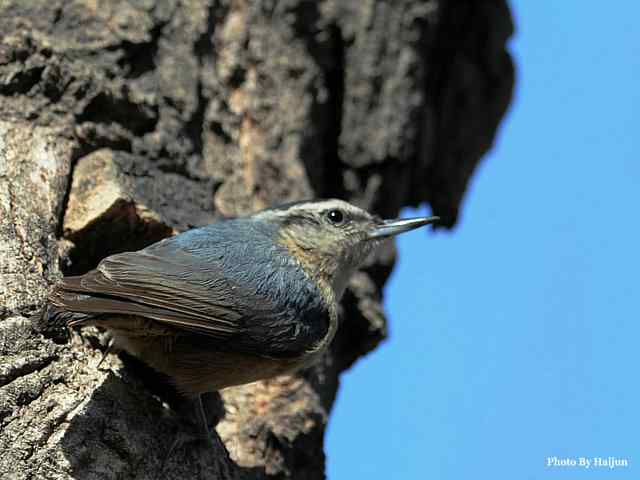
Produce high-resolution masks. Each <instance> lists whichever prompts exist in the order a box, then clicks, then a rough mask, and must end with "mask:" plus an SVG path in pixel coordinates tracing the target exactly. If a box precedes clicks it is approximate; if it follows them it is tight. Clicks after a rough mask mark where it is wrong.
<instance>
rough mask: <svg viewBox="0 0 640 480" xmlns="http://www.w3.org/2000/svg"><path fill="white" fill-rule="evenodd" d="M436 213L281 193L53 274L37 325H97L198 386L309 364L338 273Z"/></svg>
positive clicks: (318, 350) (333, 309)
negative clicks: (386, 211) (273, 201)
mask: <svg viewBox="0 0 640 480" xmlns="http://www.w3.org/2000/svg"><path fill="white" fill-rule="evenodd" d="M437 220H438V217H436V216H431V217H419V218H409V219H393V220H383V219H381V218H380V217H378V216H376V215H372V214H370V213H369V212H367V211H366V210H364V209H361V208H358V207H356V206H354V205H352V204H350V203H347V202H346V201H343V200H338V199H329V200H317V201H301V202H295V203H288V204H284V205H280V206H276V207H272V208H267V209H265V210H262V211H259V212H257V213H254V214H252V215H248V216H244V217H237V218H232V219H226V220H222V221H219V222H215V223H213V224H211V225H208V226H204V227H200V228H195V229H192V230H188V231H186V232H184V233H181V234H178V235H175V236H173V237H169V238H166V239H163V240H161V241H159V242H156V243H154V244H152V245H150V246H148V247H146V248H143V249H142V250H139V251H135V252H124V253H118V254H115V255H111V256H108V257H106V258H104V259H103V260H102V261H101V262H100V263H99V264H98V266H97V267H96V268H95V269H94V270H91V271H89V272H88V273H86V274H84V275H80V276H68V277H64V278H63V279H62V281H61V282H60V283H58V284H57V285H56V286H55V287H54V288H53V290H52V292H51V293H50V295H49V298H48V304H47V307H46V308H45V310H44V312H43V313H42V315H41V317H40V318H39V320H38V321H39V323H40V326H41V327H42V325H49V326H51V325H64V326H66V327H68V328H69V327H83V326H89V325H93V326H98V327H104V328H105V329H106V330H107V331H108V332H109V333H110V335H111V337H112V340H113V344H114V345H115V346H116V347H117V348H118V349H120V350H124V351H125V352H127V353H128V354H130V355H133V356H134V357H137V358H138V359H140V360H141V361H143V362H144V363H146V364H147V365H148V366H150V367H151V368H153V369H155V370H157V371H159V372H161V373H163V374H165V375H167V376H168V378H169V379H170V380H171V381H172V382H173V384H174V385H175V388H176V389H177V390H178V391H179V392H180V393H181V394H183V395H184V397H185V398H189V399H192V400H193V401H194V402H195V404H196V410H197V412H198V413H197V415H198V416H199V417H200V421H201V422H202V423H204V426H203V429H204V434H205V435H206V434H207V432H208V430H207V428H208V427H207V422H206V417H205V415H204V409H203V405H202V400H201V399H202V396H203V395H204V394H206V393H208V392H213V391H218V390H221V389H223V388H226V387H230V386H234V385H240V384H247V383H251V382H254V381H257V380H262V379H268V378H271V377H275V376H278V375H282V374H288V373H292V372H295V371H296V370H300V369H302V368H305V367H307V366H310V365H311V364H313V363H314V362H315V361H316V360H317V359H318V358H319V357H320V356H321V355H322V354H323V352H324V351H325V350H326V349H327V347H328V346H329V344H330V343H331V341H332V339H333V337H334V335H335V333H336V330H337V328H338V305H339V302H340V299H341V297H342V295H343V293H344V291H345V288H346V286H347V283H348V280H349V278H350V276H351V275H352V274H353V273H354V272H355V271H356V270H357V269H358V268H359V267H360V266H361V265H362V264H363V263H364V261H365V259H366V258H367V256H368V255H369V254H370V253H371V252H372V251H373V250H375V249H376V247H378V245H379V244H380V243H381V242H382V241H383V240H384V239H386V238H389V237H393V236H395V235H397V234H400V233H403V232H407V231H409V230H413V229H415V228H418V227H422V226H425V225H429V224H433V223H434V222H436V221H437Z"/></svg>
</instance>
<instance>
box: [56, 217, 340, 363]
mask: <svg viewBox="0 0 640 480" xmlns="http://www.w3.org/2000/svg"><path fill="white" fill-rule="evenodd" d="M278 228H279V226H278V224H277V223H274V222H267V221H265V220H261V219H256V218H253V217H248V218H242V219H235V220H227V221H223V222H219V223H215V224H212V225H209V226H206V227H203V228H198V229H194V230H190V231H188V232H185V233H183V234H181V235H177V236H175V237H172V238H168V239H166V240H163V241H161V242H158V243H156V244H154V245H151V246H150V247H147V248H145V249H143V250H141V251H139V252H127V253H122V254H118V255H114V256H111V257H108V258H107V259H105V260H103V262H102V263H101V264H100V265H99V266H98V268H97V269H96V270H94V271H92V272H89V273H88V274H86V275H84V276H82V277H68V278H65V280H64V282H63V284H62V285H61V286H60V287H59V288H58V295H57V299H56V300H57V301H55V302H54V303H56V304H57V306H58V308H56V309H52V310H51V311H50V315H49V316H50V317H51V316H53V317H54V316H55V315H57V314H62V313H63V311H65V310H66V311H67V312H68V311H71V312H75V313H76V314H78V315H80V314H82V315H85V316H84V317H82V318H80V317H79V318H78V321H75V322H68V323H70V324H71V325H73V324H80V323H84V322H86V321H87V320H88V319H95V318H96V316H100V315H105V314H114V313H118V314H129V315H137V316H142V317H146V318H150V319H153V320H155V321H158V322H160V323H163V324H166V325H168V326H171V327H172V328H175V329H177V330H183V331H185V332H192V333H197V334H204V335H206V341H207V342H208V343H209V344H210V346H211V348H212V349H216V350H221V351H225V350H232V351H234V352H242V351H245V352H247V353H251V354H254V355H256V354H257V355H264V356H269V357H289V356H298V355H301V354H303V353H304V352H305V351H309V350H312V349H313V348H314V346H315V344H316V343H317V342H318V341H319V339H322V338H324V337H325V335H326V334H327V332H328V329H329V322H330V319H329V310H328V306H327V305H326V302H325V299H324V298H323V297H322V294H321V291H320V289H319V288H318V285H317V284H316V283H315V282H314V281H312V280H311V279H310V278H309V277H308V276H307V274H306V272H305V271H304V270H303V268H302V266H301V265H300V264H299V263H298V262H297V261H296V260H295V259H294V258H293V257H292V256H291V254H290V252H288V251H287V249H286V248H285V247H284V246H283V245H281V244H280V243H278V242H277V241H276V239H277V238H278V232H277V229H278ZM87 314H90V316H89V317H87V316H86V315H87Z"/></svg>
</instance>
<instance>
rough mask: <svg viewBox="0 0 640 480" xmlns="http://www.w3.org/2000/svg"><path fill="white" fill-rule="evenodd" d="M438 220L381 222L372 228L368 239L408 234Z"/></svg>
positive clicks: (410, 219) (420, 218) (416, 219)
mask: <svg viewBox="0 0 640 480" xmlns="http://www.w3.org/2000/svg"><path fill="white" fill-rule="evenodd" d="M438 220H440V217H419V218H398V219H395V220H383V221H382V223H379V224H378V225H376V226H375V227H374V229H373V230H372V231H371V233H370V234H369V238H384V237H391V236H393V235H398V234H400V233H404V232H408V231H409V230H414V229H416V228H420V227H424V226H425V225H429V224H432V223H435V222H437V221H438Z"/></svg>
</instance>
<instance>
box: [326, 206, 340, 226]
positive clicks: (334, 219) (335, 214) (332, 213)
mask: <svg viewBox="0 0 640 480" xmlns="http://www.w3.org/2000/svg"><path fill="white" fill-rule="evenodd" d="M327 218H328V219H329V221H330V222H331V223H333V224H334V225H340V224H341V223H342V222H343V221H344V213H342V210H329V211H328V212H327Z"/></svg>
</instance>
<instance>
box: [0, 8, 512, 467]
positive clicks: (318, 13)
mask: <svg viewBox="0 0 640 480" xmlns="http://www.w3.org/2000/svg"><path fill="white" fill-rule="evenodd" d="M511 32H512V25H511V20H510V16H509V11H508V8H507V6H506V3H505V1H504V0H491V1H486V2H475V1H473V0H467V1H466V2H465V1H463V2H454V1H453V0H431V1H426V0H405V1H397V0H386V1H385V0H363V1H358V2H355V1H353V2H344V1H338V0H324V1H315V0H313V1H308V0H307V1H305V0H281V1H277V0H261V1H247V0H228V1H222V0H220V1H216V0H209V1H207V0H111V1H107V0H104V1H96V0H47V1H43V0H1V1H0V35H2V37H0V275H1V278H0V319H1V320H0V451H1V454H0V478H3V479H4V478H17V479H27V478H46V479H67V478H78V479H80V478H81V479H94V478H95V479H97V478H121V479H134V478H135V479H155V478H169V479H183V478H246V479H258V478H260V479H262V478H297V479H307V478H308V479H320V478H324V455H323V434H324V429H325V425H326V422H327V419H328V415H329V412H330V409H331V405H332V402H333V400H334V398H335V394H336V390H337V388H338V380H339V374H340V372H341V371H343V370H344V369H346V368H348V367H349V366H350V365H351V364H352V363H353V362H354V361H355V360H356V359H357V358H358V357H360V356H362V355H364V354H365V353H366V352H368V351H370V350H371V349H373V348H375V346H376V345H377V344H378V343H379V342H380V340H381V339H383V338H384V336H385V331H386V327H385V325H386V320H385V317H384V315H383V313H382V308H381V288H382V285H383V284H384V282H385V280H386V278H387V276H388V274H389V272H390V269H391V267H392V265H393V259H394V252H393V248H392V247H389V248H387V249H386V250H383V251H381V252H380V253H379V254H378V256H377V257H376V258H374V259H372V260H371V263H370V264H369V265H368V266H367V267H366V268H365V269H364V270H363V271H362V272H361V273H359V274H357V275H356V276H355V277H354V278H353V279H352V281H351V283H350V287H349V290H348V292H347V294H346V295H345V299H344V301H343V305H342V310H343V311H342V321H341V326H340V330H339V333H338V335H337V337H336V340H335V342H334V344H333V346H332V349H331V352H330V354H328V355H326V357H325V358H324V360H323V361H322V362H321V363H320V365H318V366H316V367H314V368H312V369H310V370H309V371H306V372H303V373H301V374H299V375H296V376H293V377H283V378H277V379H274V380H271V381H264V382H258V383H256V384H252V385H246V386H242V387H237V388H230V389H227V390H225V391H223V392H221V393H220V396H219V401H218V412H217V416H218V418H220V421H219V423H218V424H217V432H218V433H219V435H220V437H221V439H222V441H223V443H224V444H225V446H226V448H227V449H228V451H229V455H230V458H229V459H226V457H225V455H224V453H223V451H222V449H220V448H217V449H216V448H213V449H209V450H207V449H206V448H205V447H204V446H202V445H199V444H197V443H196V444H194V443H188V442H186V443H180V442H178V444H177V446H176V448H174V449H173V451H171V447H172V444H173V443H174V440H175V439H176V435H177V434H178V433H179V432H182V431H184V430H185V427H184V420H183V418H182V417H181V416H180V415H177V414H175V413H174V411H173V409H171V408H168V407H167V404H166V402H165V401H166V400H167V398H169V397H168V396H167V395H170V394H169V393H168V390H167V387H166V385H164V384H163V382H162V379H155V378H154V375H153V374H152V373H151V372H149V371H148V370H146V369H145V367H144V366H142V365H139V364H137V363H136V362H135V361H133V360H131V359H128V358H127V357H126V356H125V355H121V356H116V355H109V356H108V357H107V360H106V361H105V363H104V364H103V365H102V366H101V367H100V368H97V367H96V364H97V362H98V360H99V358H100V356H101V350H104V347H103V346H102V345H101V343H100V341H99V340H100V339H101V335H102V334H101V332H99V331H97V330H94V331H89V332H88V333H85V332H83V335H82V338H80V337H77V338H74V339H73V340H72V341H70V342H68V341H66V340H65V339H64V338H63V337H59V336H55V335H47V336H42V335H40V334H37V333H36V332H34V331H32V329H31V324H30V322H29V320H28V317H29V316H30V315H32V314H35V313H37V311H38V310H39V309H40V308H42V306H43V304H44V302H45V298H46V295H47V291H48V288H49V287H50V286H51V285H52V284H54V283H55V282H56V281H57V280H59V278H60V277H61V275H63V274H78V273H83V272H86V271H87V270H88V269H91V268H93V267H95V266H96V265H97V263H98V262H99V261H100V259H101V258H103V257H105V256H106V255H110V254H113V253H116V252H121V251H125V250H132V249H138V248H142V247H144V246H146V245H148V244H150V243H152V242H155V241H157V240H159V239H161V238H163V237H166V236H168V235H171V234H173V233H176V232H180V231H184V230H186V229H188V228H192V227H195V226H201V225H204V224H207V223H210V222H213V221H215V220H217V219H219V218H221V217H224V216H231V215H238V214H245V213H248V212H252V211H254V210H256V209H259V208H263V207H266V206H268V205H271V204H274V203H279V202H284V201H290V200H297V199H302V198H312V197H341V198H345V199H347V200H349V201H351V202H353V203H356V204H358V205H360V206H362V207H364V208H367V209H370V210H373V211H376V212H377V213H380V214H382V215H385V216H392V215H395V214H397V213H398V211H399V209H400V208H401V207H403V206H407V205H418V204H421V203H424V202H427V203H429V204H430V205H431V207H432V209H433V210H434V212H435V213H437V214H439V215H440V216H442V217H443V218H444V224H445V226H447V227H451V226H453V225H454V223H455V221H456V217H457V214H458V208H459V205H460V202H461V199H462V196H463V194H464V190H465V187H466V185H467V182H468V179H469V177H470V175H471V174H472V172H473V169H474V168H475V166H476V164H477V163H478V161H479V160H480V158H481V157H482V155H483V154H484V153H485V152H486V151H487V150H488V149H489V147H490V146H491V143H492V140H493V138H494V135H495V131H496V128H497V125H498V123H499V121H500V119H501V117H502V115H503V114H504V112H505V110H506V108H507V106H508V104H509V101H510V96H511V90H512V85H513V68H512V63H511V60H510V57H509V55H508V54H507V53H506V50H505V44H506V42H507V39H508V37H509V36H510V34H511Z"/></svg>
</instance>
